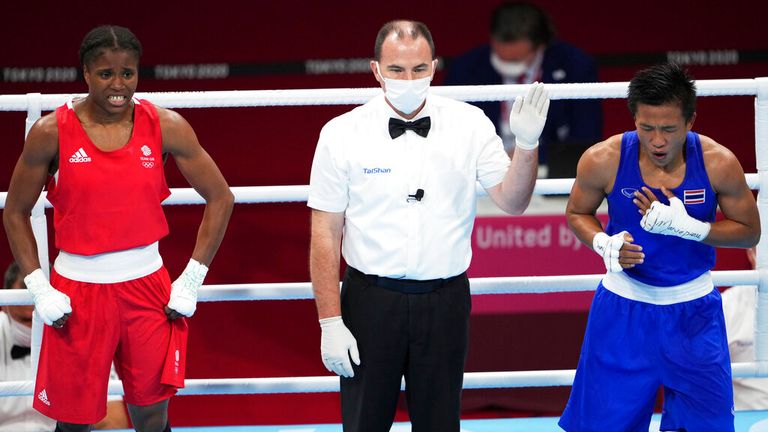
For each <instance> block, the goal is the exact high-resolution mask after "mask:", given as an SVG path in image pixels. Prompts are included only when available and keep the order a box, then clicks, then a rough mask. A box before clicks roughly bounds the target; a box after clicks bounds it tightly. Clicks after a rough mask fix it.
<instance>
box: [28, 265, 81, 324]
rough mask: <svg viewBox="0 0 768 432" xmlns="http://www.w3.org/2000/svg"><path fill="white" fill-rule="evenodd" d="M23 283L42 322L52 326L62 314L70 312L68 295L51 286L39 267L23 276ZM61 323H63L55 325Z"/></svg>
mask: <svg viewBox="0 0 768 432" xmlns="http://www.w3.org/2000/svg"><path fill="white" fill-rule="evenodd" d="M24 284H25V285H26V286H27V289H28V290H29V293H30V294H31V295H32V300H33V301H34V302H35V311H36V312H37V314H38V315H40V318H42V319H43V322H44V323H46V324H48V325H49V326H53V325H54V322H56V321H59V320H60V319H61V318H62V317H64V315H66V314H71V313H72V306H71V305H70V301H69V296H68V295H66V294H64V293H63V292H61V291H59V290H57V289H56V288H54V287H53V286H51V283H50V282H49V281H48V278H47V277H45V274H44V273H43V271H42V270H41V269H37V270H35V271H33V272H32V273H30V274H28V275H27V276H25V277H24ZM61 325H63V323H60V325H57V326H56V327H61Z"/></svg>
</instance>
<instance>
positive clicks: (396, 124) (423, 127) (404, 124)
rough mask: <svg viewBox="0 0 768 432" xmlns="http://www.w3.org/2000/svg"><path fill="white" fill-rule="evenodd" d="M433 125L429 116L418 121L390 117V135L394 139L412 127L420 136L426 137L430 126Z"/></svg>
mask: <svg viewBox="0 0 768 432" xmlns="http://www.w3.org/2000/svg"><path fill="white" fill-rule="evenodd" d="M431 126H432V120H430V119H429V117H422V118H420V119H418V120H416V121H412V122H409V121H403V120H400V119H396V118H390V119H389V136H391V137H392V139H395V138H397V137H399V136H400V135H402V134H404V133H405V131H406V130H408V129H410V130H412V131H414V132H416V133H417V134H419V135H420V136H422V137H424V138H426V137H427V134H428V133H429V128H430V127H431Z"/></svg>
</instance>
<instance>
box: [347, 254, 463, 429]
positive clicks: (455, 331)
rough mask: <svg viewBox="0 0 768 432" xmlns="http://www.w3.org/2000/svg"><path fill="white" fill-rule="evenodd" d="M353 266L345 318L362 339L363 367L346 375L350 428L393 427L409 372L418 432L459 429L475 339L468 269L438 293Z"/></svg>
mask: <svg viewBox="0 0 768 432" xmlns="http://www.w3.org/2000/svg"><path fill="white" fill-rule="evenodd" d="M375 279H376V278H373V279H371V278H370V277H366V276H364V275H362V274H361V273H360V272H358V271H356V270H354V269H349V268H348V269H347V272H346V274H345V276H344V282H343V284H342V290H341V311H342V317H343V319H344V323H345V324H346V326H347V327H348V328H349V330H350V331H351V332H352V334H353V335H354V336H355V338H356V339H357V345H358V349H359V350H360V362H361V364H360V366H356V365H355V364H354V363H353V364H352V367H353V369H354V372H355V376H354V377H352V378H343V377H342V378H341V412H342V419H343V424H344V432H388V431H389V429H390V427H391V426H392V422H393V421H394V417H395V410H396V408H397V399H398V396H399V394H400V381H401V378H402V377H403V376H405V381H406V397H407V403H408V412H409V415H410V418H411V424H412V431H413V432H459V429H460V428H459V415H460V408H461V388H462V381H463V377H464V363H465V361H466V357H467V343H468V339H469V312H470V308H471V298H470V293H469V281H468V279H467V277H466V275H461V276H460V277H457V278H455V279H452V280H450V281H448V282H447V283H445V284H444V285H443V286H442V287H439V288H437V289H435V290H434V291H431V292H426V293H419V294H408V293H403V292H400V291H398V290H396V289H394V288H393V287H392V286H389V288H384V287H382V286H380V285H391V284H384V283H383V282H386V281H382V282H379V283H377V281H376V280H375Z"/></svg>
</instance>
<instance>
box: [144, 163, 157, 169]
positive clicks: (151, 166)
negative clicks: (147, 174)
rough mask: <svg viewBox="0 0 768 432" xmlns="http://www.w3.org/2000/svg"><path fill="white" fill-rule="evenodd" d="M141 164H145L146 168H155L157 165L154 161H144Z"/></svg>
mask: <svg viewBox="0 0 768 432" xmlns="http://www.w3.org/2000/svg"><path fill="white" fill-rule="evenodd" d="M141 164H142V165H143V166H144V168H153V167H154V166H155V163H154V162H142V163H141Z"/></svg>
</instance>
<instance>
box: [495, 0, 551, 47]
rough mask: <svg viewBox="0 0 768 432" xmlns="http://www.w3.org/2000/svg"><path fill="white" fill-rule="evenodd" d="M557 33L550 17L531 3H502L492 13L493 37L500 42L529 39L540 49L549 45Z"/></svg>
mask: <svg viewBox="0 0 768 432" xmlns="http://www.w3.org/2000/svg"><path fill="white" fill-rule="evenodd" d="M555 33H556V31H555V25H554V24H553V23H552V20H551V19H550V18H549V15H547V13H546V12H544V10H543V9H540V8H539V7H538V6H535V5H532V4H530V3H521V2H507V3H502V4H500V5H499V6H497V7H496V9H494V10H493V12H492V13H491V37H492V38H493V39H494V40H497V41H499V42H514V41H518V40H526V39H527V40H529V41H531V43H532V44H533V46H534V47H538V46H541V45H548V44H549V43H550V42H551V41H552V39H554V37H555Z"/></svg>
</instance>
